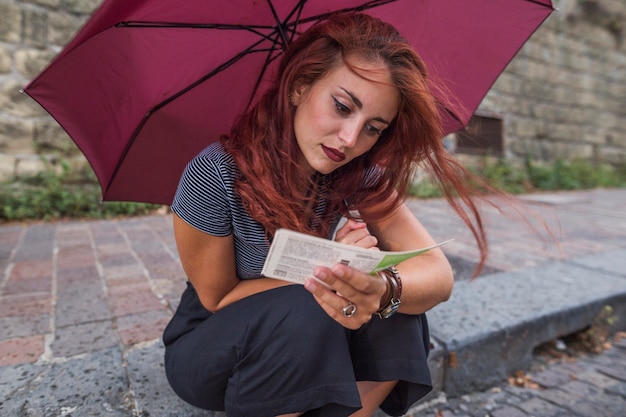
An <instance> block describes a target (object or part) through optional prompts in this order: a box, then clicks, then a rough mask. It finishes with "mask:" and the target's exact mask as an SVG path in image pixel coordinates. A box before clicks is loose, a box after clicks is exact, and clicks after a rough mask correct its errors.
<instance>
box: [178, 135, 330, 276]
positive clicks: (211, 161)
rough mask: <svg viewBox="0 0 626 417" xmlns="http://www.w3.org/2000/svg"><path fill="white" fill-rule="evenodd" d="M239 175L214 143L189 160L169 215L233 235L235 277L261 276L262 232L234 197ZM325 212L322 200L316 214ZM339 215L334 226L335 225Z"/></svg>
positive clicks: (265, 246)
mask: <svg viewBox="0 0 626 417" xmlns="http://www.w3.org/2000/svg"><path fill="white" fill-rule="evenodd" d="M238 173H239V169H238V168H237V165H236V163H235V159H234V158H233V157H232V155H230V154H229V153H227V152H226V151H225V150H224V148H223V146H222V144H221V143H219V142H215V143H213V144H211V145H209V146H207V147H206V148H205V149H204V150H203V151H202V152H200V153H199V154H198V155H197V156H196V157H195V158H193V159H192V160H191V161H190V162H189V164H187V167H186V168H185V171H184V172H183V175H182V177H181V179H180V183H179V185H178V189H177V191H176V195H175V196H174V201H173V203H172V211H173V212H174V213H176V214H177V215H178V216H179V217H180V218H181V219H183V220H184V221H185V222H187V223H188V224H189V225H191V226H193V227H195V228H196V229H198V230H201V231H203V232H205V233H209V234H211V235H214V236H228V235H230V234H233V236H234V241H235V259H236V263H237V265H236V267H237V276H238V277H239V278H240V279H253V278H258V277H260V276H261V270H262V269H263V263H264V262H265V258H266V257H267V253H268V251H269V242H268V241H267V239H266V234H265V229H264V228H263V226H261V224H260V223H258V222H257V221H255V220H254V219H252V218H251V217H250V216H249V215H248V213H247V211H246V210H245V208H244V206H243V204H242V202H241V199H240V198H239V196H238V195H237V194H236V191H235V186H234V182H235V179H236V178H237V175H238ZM325 208H326V204H325V201H324V200H321V201H320V203H319V204H318V205H317V207H316V208H315V212H316V214H320V213H323V212H324V210H325ZM339 217H340V216H339V214H338V215H337V216H336V221H335V225H336V222H338V221H339Z"/></svg>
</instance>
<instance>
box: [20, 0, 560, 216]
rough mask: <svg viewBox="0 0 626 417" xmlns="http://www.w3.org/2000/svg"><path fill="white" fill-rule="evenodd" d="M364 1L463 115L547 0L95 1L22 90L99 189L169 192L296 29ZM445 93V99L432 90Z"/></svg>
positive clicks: (136, 197) (246, 100)
mask: <svg viewBox="0 0 626 417" xmlns="http://www.w3.org/2000/svg"><path fill="white" fill-rule="evenodd" d="M349 11H362V12H365V13H368V14H371V15H373V16H377V17H379V18H381V19H383V20H384V21H387V22H389V23H391V24H393V25H394V26H396V28H397V29H398V30H399V31H400V33H401V34H403V35H404V37H405V38H407V39H408V40H409V41H410V42H411V43H412V44H413V45H414V47H415V48H416V50H417V51H418V53H419V54H420V56H421V57H422V58H423V60H424V61H425V63H426V65H427V67H428V70H429V72H430V73H431V74H432V75H433V76H434V78H436V79H437V80H439V82H440V83H442V84H443V85H445V88H446V89H447V90H448V91H449V92H450V93H452V96H454V97H455V99H456V101H457V102H458V105H456V106H454V107H451V106H448V107H442V113H443V116H444V121H445V131H446V133H449V132H454V131H457V130H460V129H462V128H463V127H464V125H465V124H466V123H467V122H468V121H469V118H470V117H471V115H472V113H473V112H474V110H475V109H476V107H478V105H479V103H480V101H481V100H482V99H483V97H484V96H485V95H486V94H487V92H488V90H489V88H490V87H491V85H492V84H493V83H494V82H495V80H496V78H497V77H498V76H499V75H500V73H501V72H502V71H503V70H504V68H505V67H506V65H507V64H508V63H509V62H510V60H511V59H512V58H513V57H514V56H515V54H516V53H517V51H518V50H519V49H520V48H521V46H522V45H523V44H524V43H525V42H526V40H527V39H528V38H529V37H530V36H531V35H532V33H533V32H534V31H535V30H536V29H537V28H538V27H539V25H541V23H542V22H543V21H544V20H545V19H546V18H547V17H548V15H549V14H550V13H551V12H552V11H553V7H552V4H551V1H550V0H371V1H362V0H361V1H356V0H324V1H322V0H319V1H316V0H308V1H306V0H281V1H274V2H272V0H265V1H263V0H228V1H226V0H185V1H174V0H133V1H127V0H105V1H104V3H103V4H102V5H101V7H100V8H99V9H98V10H97V11H96V12H95V13H94V15H93V16H92V18H91V19H90V20H89V21H88V22H87V23H86V25H85V26H84V27H83V28H82V29H81V30H80V31H79V32H78V34H77V35H76V36H75V38H74V39H73V40H72V41H71V42H69V44H68V45H67V46H66V47H65V48H64V50H63V51H62V52H61V53H60V54H59V55H58V56H57V57H56V58H55V59H54V60H53V61H52V63H51V64H50V65H49V66H48V67H47V68H46V69H45V70H44V71H43V72H42V73H41V74H40V75H39V76H37V77H36V78H35V79H34V80H33V81H32V82H31V83H30V84H28V85H27V86H26V87H25V89H24V90H25V92H26V93H27V94H28V95H30V96H31V97H32V98H33V99H35V100H36V101H37V102H39V103H40V104H41V105H42V106H43V107H44V108H45V109H46V110H47V111H48V112H49V113H50V114H51V115H52V117H54V118H55V119H56V120H57V122H58V123H59V124H60V125H61V126H62V127H63V128H64V129H65V130H66V131H67V133H68V134H69V135H70V137H71V138H72V139H73V140H74V141H75V142H76V144H77V145H78V147H79V148H80V149H81V151H82V152H83V153H84V154H85V156H86V158H87V160H88V161H89V163H90V164H91V166H92V167H93V169H94V171H95V173H96V175H97V177H98V180H99V182H100V185H101V187H102V194H103V200H117V201H142V202H151V203H161V204H169V203H171V200H172V197H173V195H174V192H175V190H176V186H177V184H178V180H179V178H180V175H181V173H182V171H183V169H184V167H185V165H186V163H187V162H188V161H189V160H190V159H191V158H192V157H193V156H194V155H196V154H197V153H198V152H199V151H200V150H201V149H202V148H204V147H205V146H207V145H208V144H209V143H211V142H213V141H215V140H217V139H218V137H219V136H220V135H221V134H225V133H228V132H229V131H230V127H231V124H232V123H233V121H234V119H235V117H236V116H237V115H238V114H240V113H241V112H242V111H244V110H245V109H246V108H247V107H248V106H249V105H250V103H252V102H254V100H255V98H257V97H258V95H259V92H260V91H262V90H263V88H264V85H265V83H266V82H267V81H268V80H269V79H270V78H271V75H272V73H273V70H274V67H275V65H276V63H277V61H278V60H277V58H279V57H280V55H281V53H282V51H283V49H284V48H285V47H286V45H288V44H289V42H290V41H291V40H292V39H293V38H294V37H297V36H298V34H299V33H301V32H302V31H303V30H305V29H306V28H307V27H309V26H310V25H311V24H314V23H315V22H317V21H320V20H323V19H325V18H326V17H327V16H329V14H332V13H341V12H349ZM442 102H447V101H444V99H443V98H442Z"/></svg>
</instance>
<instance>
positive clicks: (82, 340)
mask: <svg viewBox="0 0 626 417" xmlns="http://www.w3.org/2000/svg"><path fill="white" fill-rule="evenodd" d="M117 344H118V341H117V337H116V336H115V333H114V332H113V329H112V323H111V322H110V321H108V320H105V321H101V322H91V323H84V324H77V325H72V326H68V327H62V328H59V329H57V331H56V333H55V335H54V340H53V342H52V343H51V345H50V348H51V350H52V353H53V354H54V356H55V357H71V356H75V355H79V354H83V353H89V352H94V351H98V350H101V349H105V348H110V347H113V346H116V345H117Z"/></svg>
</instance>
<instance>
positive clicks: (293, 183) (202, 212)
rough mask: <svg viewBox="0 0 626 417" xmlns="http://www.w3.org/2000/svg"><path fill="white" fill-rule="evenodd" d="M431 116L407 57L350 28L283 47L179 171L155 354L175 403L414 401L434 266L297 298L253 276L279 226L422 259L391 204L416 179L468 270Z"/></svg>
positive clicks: (351, 280)
mask: <svg viewBox="0 0 626 417" xmlns="http://www.w3.org/2000/svg"><path fill="white" fill-rule="evenodd" d="M439 105H440V104H439V103H438V102H437V101H436V99H435V98H434V96H433V86H431V85H429V79H428V78H427V74H426V69H425V68H424V65H423V63H422V62H421V60H420V58H419V57H418V56H417V55H416V53H415V52H414V51H413V50H412V49H411V47H410V45H409V44H408V43H407V42H406V41H405V40H404V39H402V38H401V37H400V35H399V34H398V33H397V32H396V30H395V29H394V28H393V27H392V26H390V25H388V24H385V23H383V22H381V21H379V20H377V19H374V18H372V17H369V16H367V15H363V14H344V15H338V16H335V17H333V18H331V19H329V20H328V21H325V22H323V23H320V24H317V25H315V26H313V27H312V28H311V29H309V30H308V31H307V32H305V33H304V34H302V35H301V36H300V37H299V38H298V39H297V40H296V41H295V42H294V43H293V44H292V45H291V46H290V48H289V49H288V50H287V51H286V52H285V54H284V57H283V59H282V61H281V64H280V68H279V71H278V73H277V77H276V80H275V82H274V85H273V86H272V87H271V88H270V89H269V90H268V91H267V93H266V94H265V95H264V96H263V97H262V98H261V99H260V100H259V102H258V103H257V104H256V105H255V106H254V107H253V108H252V109H251V110H250V111H249V112H247V113H246V114H244V115H242V116H241V117H240V119H239V120H238V121H237V122H236V123H235V125H234V127H233V129H232V131H231V134H230V135H229V136H228V137H224V138H222V140H221V141H220V142H219V143H216V144H213V145H210V146H208V147H207V148H206V149H205V150H204V151H202V152H201V153H200V154H199V155H198V156H197V157H196V158H195V159H194V160H193V161H191V162H190V164H189V165H188V167H187V168H186V171H185V173H184V174H183V177H182V179H181V182H180V185H179V189H178V192H177V194H176V197H175V199H174V202H173V205H172V210H173V212H174V230H175V238H176V242H177V245H178V250H179V253H180V258H181V262H182V265H183V267H184V270H185V272H186V274H187V276H188V278H189V284H188V288H187V289H186V291H185V292H184V294H183V296H182V299H181V303H180V306H179V308H178V310H177V312H176V314H175V316H174V317H173V319H172V321H171V323H170V324H169V326H168V328H167V329H166V331H165V333H164V342H165V345H166V358H165V360H166V372H167V376H168V379H169V381H170V384H171V385H172V387H173V388H174V390H175V391H176V393H177V394H178V395H179V396H180V397H181V398H183V399H184V400H186V401H188V402H189V403H191V404H194V405H196V406H198V407H201V408H205V409H210V410H226V412H227V414H228V415H229V416H255V417H262V416H279V415H289V416H298V415H305V416H313V415H315V416H349V415H351V416H370V415H372V413H374V411H375V410H376V409H377V408H379V407H381V408H382V409H383V410H384V411H385V412H387V413H389V414H391V415H402V414H404V413H405V412H406V410H407V409H408V408H409V407H410V405H411V404H412V403H414V402H415V401H417V400H418V399H419V398H421V397H422V396H423V395H425V394H426V393H427V392H428V391H429V390H430V384H431V382H430V376H429V373H428V367H427V363H426V359H427V355H428V349H429V335H428V327H427V323H426V318H425V316H424V312H426V311H427V310H429V309H430V308H432V307H433V306H435V305H437V304H438V303H440V302H443V301H445V300H447V299H448V298H449V296H450V294H451V291H452V286H453V276H452V272H451V268H450V266H449V264H448V262H447V260H446V258H445V256H444V255H443V253H442V252H441V251H440V250H438V249H436V250H432V251H430V252H428V253H427V254H424V255H422V256H418V257H416V258H413V259H411V260H409V261H405V262H402V263H401V264H399V265H397V267H396V268H395V269H394V268H392V269H390V270H388V271H385V272H383V273H382V274H380V275H375V276H372V275H367V274H364V273H362V272H359V271H356V270H353V269H351V268H349V267H347V266H344V265H336V266H334V267H332V268H322V267H319V268H317V269H316V270H315V272H314V278H313V277H312V278H311V279H308V280H307V282H306V284H305V285H304V286H301V285H294V284H291V283H289V282H286V281H281V280H277V279H273V278H269V277H262V276H261V273H260V271H261V268H262V266H263V261H264V259H265V257H266V255H267V251H268V248H269V244H270V242H271V238H272V235H273V233H274V232H275V231H276V230H277V229H278V228H281V227H282V228H288V229H292V230H297V231H301V232H305V233H309V234H314V235H318V236H323V237H326V238H332V237H333V236H334V239H336V240H337V241H340V242H343V243H347V244H351V245H357V246H361V247H365V248H372V249H374V250H375V249H383V250H398V251H400V250H409V249H415V248H419V247H423V246H427V245H431V244H433V243H434V241H433V239H432V238H431V236H430V235H429V234H428V232H427V231H426V230H425V228H424V227H423V226H422V225H421V223H420V222H419V221H418V220H417V219H416V218H415V217H414V216H413V214H412V213H411V211H409V209H408V208H407V207H406V206H405V205H404V203H403V199H404V198H405V197H406V191H407V189H408V185H409V184H410V181H411V179H412V177H413V173H412V167H413V166H414V165H415V164H416V163H421V164H424V165H425V166H426V167H428V168H430V169H431V170H432V171H433V172H434V173H435V175H436V177H437V178H438V179H439V180H440V182H441V183H442V185H443V186H444V189H445V190H447V191H448V194H450V195H452V193H453V192H455V193H457V194H456V195H457V196H460V197H461V199H462V200H463V201H464V204H465V207H469V209H470V211H473V213H474V222H472V221H470V216H468V215H466V214H465V212H464V211H463V209H462V207H461V206H459V204H458V203H456V199H452V198H451V197H450V199H449V201H450V202H451V204H452V205H453V207H454V208H455V209H456V210H457V211H458V212H459V213H460V214H461V217H462V218H463V219H464V220H465V222H466V223H467V224H468V226H469V227H470V228H471V229H472V231H473V232H474V234H475V235H476V236H477V238H478V241H479V247H480V248H481V250H482V252H483V255H484V252H485V240H484V232H483V230H482V227H481V223H480V218H479V217H478V214H477V212H476V211H475V207H474V205H473V203H472V200H471V198H470V197H469V194H470V191H469V189H468V187H467V186H466V185H465V184H466V182H464V181H463V180H462V179H460V178H463V174H464V170H463V169H462V168H460V166H459V165H458V164H456V163H455V162H454V161H453V160H451V159H450V158H449V157H448V156H447V154H446V153H445V151H444V149H443V147H442V144H441V137H442V134H441V120H440V118H439ZM356 212H358V214H359V216H360V218H358V219H357V218H353V217H355V216H354V213H356ZM342 216H345V217H348V218H350V219H349V220H348V221H347V222H346V223H345V224H344V225H343V226H341V227H339V228H338V230H337V231H336V233H335V229H337V227H338V225H339V224H340V219H341V217H342ZM320 282H322V283H324V284H326V285H322V284H320ZM396 310H397V311H398V312H399V314H393V313H394V312H395V311H396Z"/></svg>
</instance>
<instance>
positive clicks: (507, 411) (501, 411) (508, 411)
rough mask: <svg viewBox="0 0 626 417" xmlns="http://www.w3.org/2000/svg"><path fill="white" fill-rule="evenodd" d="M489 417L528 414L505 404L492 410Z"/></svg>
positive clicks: (513, 416)
mask: <svg viewBox="0 0 626 417" xmlns="http://www.w3.org/2000/svg"><path fill="white" fill-rule="evenodd" d="M491 417H528V414H526V413H525V412H523V411H520V409H518V408H514V407H508V406H506V407H502V408H498V409H497V410H494V411H492V412H491Z"/></svg>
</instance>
